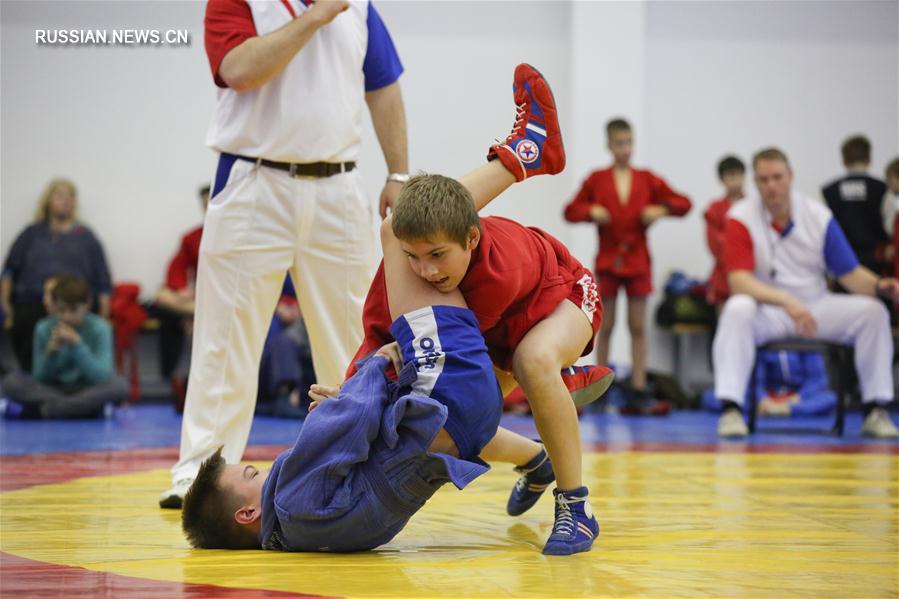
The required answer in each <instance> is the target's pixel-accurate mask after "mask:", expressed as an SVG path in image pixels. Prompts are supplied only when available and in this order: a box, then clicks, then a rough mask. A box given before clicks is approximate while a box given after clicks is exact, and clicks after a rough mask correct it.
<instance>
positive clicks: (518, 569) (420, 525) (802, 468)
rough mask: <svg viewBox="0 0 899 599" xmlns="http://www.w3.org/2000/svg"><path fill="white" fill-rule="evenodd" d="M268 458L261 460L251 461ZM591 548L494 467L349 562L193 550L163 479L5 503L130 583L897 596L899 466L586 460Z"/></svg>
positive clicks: (53, 546) (856, 460)
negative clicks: (566, 536)
mask: <svg viewBox="0 0 899 599" xmlns="http://www.w3.org/2000/svg"><path fill="white" fill-rule="evenodd" d="M261 465H262V464H260V466H261ZM584 472H585V481H586V483H587V484H588V485H589V486H590V488H591V492H592V493H591V494H592V503H593V507H594V510H595V511H596V513H597V514H598V517H599V519H600V527H601V533H600V537H599V540H598V542H597V544H596V545H595V547H594V550H593V551H592V552H590V553H586V554H580V555H576V556H573V557H561V558H559V557H557V558H547V557H544V556H542V555H541V554H540V548H541V547H542V544H543V541H544V540H545V538H546V536H547V535H548V533H549V528H550V526H551V523H552V501H551V499H550V498H549V497H544V498H543V499H542V500H541V501H540V503H538V504H537V506H536V507H535V508H534V509H533V510H531V511H530V512H528V513H527V514H525V515H524V516H521V517H519V518H510V517H508V516H507V515H506V514H505V502H506V498H507V496H508V491H509V489H510V487H511V485H512V484H513V482H514V481H515V475H514V474H513V473H512V472H511V470H510V469H507V468H500V469H494V470H492V471H491V472H489V473H488V474H487V475H485V476H484V477H482V478H481V479H479V480H478V481H476V482H475V483H474V484H473V485H471V486H470V487H469V488H468V489H467V490H465V491H464V492H458V491H456V490H454V489H451V488H444V489H442V490H441V491H440V492H439V493H438V494H437V495H436V496H435V497H434V499H433V500H432V501H430V502H429V503H428V505H427V506H426V507H425V508H424V509H423V510H422V511H421V512H419V514H418V515H417V516H415V517H414V518H413V519H412V522H411V523H410V525H409V526H408V527H407V528H406V530H405V531H403V532H402V533H401V534H400V535H399V536H398V537H397V538H396V539H395V540H394V541H393V542H392V543H391V544H389V545H387V546H385V547H382V548H381V549H379V550H377V551H373V552H369V553H363V554H354V555H330V554H286V553H275V552H261V551H258V552H229V551H199V550H193V549H190V548H189V547H188V545H187V543H186V542H185V540H184V539H183V537H182V536H181V532H180V528H179V516H180V512H176V511H163V510H160V509H159V508H158V507H157V506H156V498H157V494H158V492H159V490H160V489H163V488H165V487H166V483H168V482H169V478H168V476H169V474H168V472H167V471H164V470H155V471H150V472H145V473H138V474H130V475H118V476H108V477H96V478H85V479H79V480H76V481H73V482H69V483H65V484H51V485H41V486H37V487H31V488H26V489H20V490H16V491H11V492H7V493H4V494H2V495H0V513H2V516H0V530H2V536H0V547H2V550H3V551H6V552H9V553H13V554H15V555H19V556H23V557H27V558H30V559H33V560H40V561H45V562H52V563H57V564H66V565H71V566H82V567H85V568H89V569H93V570H99V571H106V572H114V573H118V574H124V575H129V576H137V577H142V578H151V579H158V580H171V581H188V582H195V583H206V584H215V585H222V586H229V587H241V588H255V589H269V590H282V591H291V592H301V593H310V594H319V595H331V596H334V595H336V596H345V597H397V598H400V597H501V596H511V597H687V596H715V597H749V596H752V597H798V596H802V597H816V598H817V597H840V598H845V597H896V596H897V589H899V509H897V508H899V505H897V502H899V500H897V496H899V475H897V473H899V457H897V456H891V455H872V454H814V455H795V454H790V455H782V454H727V453H722V454H715V453H610V454H600V455H597V454H593V455H587V456H585V466H584Z"/></svg>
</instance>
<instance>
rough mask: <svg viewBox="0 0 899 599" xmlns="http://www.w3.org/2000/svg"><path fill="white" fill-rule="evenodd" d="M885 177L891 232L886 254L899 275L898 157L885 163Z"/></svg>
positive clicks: (897, 275) (888, 222) (886, 201)
mask: <svg viewBox="0 0 899 599" xmlns="http://www.w3.org/2000/svg"><path fill="white" fill-rule="evenodd" d="M886 177H887V187H888V188H889V197H888V198H886V199H885V200H884V203H885V204H886V205H887V209H886V210H885V212H887V214H888V215H889V217H888V218H887V226H888V227H889V229H890V231H891V232H892V234H893V244H892V246H889V247H890V249H889V250H888V251H887V254H888V257H890V258H892V259H893V271H894V273H895V274H894V276H896V277H899V158H895V159H893V161H892V162H890V163H889V164H888V165H887V168H886Z"/></svg>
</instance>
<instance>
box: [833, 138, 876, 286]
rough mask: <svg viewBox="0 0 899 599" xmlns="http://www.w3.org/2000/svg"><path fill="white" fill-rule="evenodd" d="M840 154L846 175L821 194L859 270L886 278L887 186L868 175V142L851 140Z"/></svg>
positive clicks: (869, 164)
mask: <svg viewBox="0 0 899 599" xmlns="http://www.w3.org/2000/svg"><path fill="white" fill-rule="evenodd" d="M842 153H843V165H844V166H845V167H846V170H847V171H848V172H847V173H846V175H845V176H843V177H841V178H839V179H837V180H835V181H832V182H831V183H828V184H827V185H825V186H824V187H823V188H822V189H821V193H822V194H823V195H824V199H825V200H826V201H827V206H828V207H829V208H830V211H831V212H833V216H834V218H835V219H836V220H837V222H838V223H839V224H840V227H841V228H842V229H843V231H844V232H845V233H846V239H848V240H849V245H850V246H851V247H852V249H853V250H854V251H855V255H856V256H857V257H858V261H859V262H861V264H862V266H865V267H866V268H868V269H870V270H871V271H872V272H874V273H876V274H879V275H883V274H886V273H885V271H886V269H887V264H886V260H885V255H884V251H885V249H886V247H887V245H889V237H888V236H887V233H886V229H885V228H884V222H883V202H884V196H885V195H886V191H887V186H886V183H884V182H883V181H881V180H880V179H876V178H874V177H872V176H871V175H869V174H868V168H869V167H870V166H871V142H870V141H868V139H867V138H866V137H864V136H862V135H856V136H853V137H850V138H849V139H847V140H846V141H845V142H844V143H843V147H842Z"/></svg>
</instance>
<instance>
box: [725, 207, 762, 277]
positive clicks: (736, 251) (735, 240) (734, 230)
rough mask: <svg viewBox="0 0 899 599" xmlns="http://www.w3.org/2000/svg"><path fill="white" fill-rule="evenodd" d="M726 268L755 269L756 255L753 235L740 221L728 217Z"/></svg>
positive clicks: (732, 269)
mask: <svg viewBox="0 0 899 599" xmlns="http://www.w3.org/2000/svg"><path fill="white" fill-rule="evenodd" d="M724 268H725V269H726V270H727V272H733V271H735V270H749V271H752V270H755V256H754V255H753V253H752V237H751V236H750V235H749V230H748V229H747V228H746V226H745V225H744V224H743V223H741V222H740V221H737V220H734V219H732V218H729V219H727V224H725V225H724Z"/></svg>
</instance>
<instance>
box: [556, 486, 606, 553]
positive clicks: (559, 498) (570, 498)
mask: <svg viewBox="0 0 899 599" xmlns="http://www.w3.org/2000/svg"><path fill="white" fill-rule="evenodd" d="M587 494H588V491H587V487H578V488H577V489H573V490H571V491H559V490H558V489H553V495H555V496H556V522H555V524H553V532H552V534H551V535H549V539H548V540H547V541H546V545H544V547H543V555H571V554H572V553H580V552H582V551H589V550H590V547H592V546H593V540H594V539H595V538H596V536H597V535H598V534H599V524H598V523H597V522H596V518H594V517H593V509H592V508H591V507H590V500H589V499H588V498H587Z"/></svg>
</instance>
